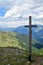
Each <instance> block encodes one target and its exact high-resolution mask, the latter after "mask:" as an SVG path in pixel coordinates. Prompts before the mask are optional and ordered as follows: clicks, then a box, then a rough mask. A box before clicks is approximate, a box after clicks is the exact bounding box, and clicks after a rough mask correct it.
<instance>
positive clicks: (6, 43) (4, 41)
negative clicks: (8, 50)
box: [0, 32, 43, 55]
mask: <svg viewBox="0 0 43 65" xmlns="http://www.w3.org/2000/svg"><path fill="white" fill-rule="evenodd" d="M37 42H38V41H37V40H32V44H35V43H37ZM28 44H29V37H28V36H26V35H23V34H22V35H21V34H17V33H15V32H0V47H18V48H20V49H26V50H28V49H29V45H28ZM32 51H33V53H35V54H40V55H43V48H41V49H37V48H35V47H32Z"/></svg>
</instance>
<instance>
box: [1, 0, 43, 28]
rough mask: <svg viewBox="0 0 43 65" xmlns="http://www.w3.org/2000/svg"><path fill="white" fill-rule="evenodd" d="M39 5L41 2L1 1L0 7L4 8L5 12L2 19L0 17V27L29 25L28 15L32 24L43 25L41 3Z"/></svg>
mask: <svg viewBox="0 0 43 65" xmlns="http://www.w3.org/2000/svg"><path fill="white" fill-rule="evenodd" d="M39 1H40V2H39ZM41 3H42V0H38V1H37V0H3V1H2V0H1V1H0V6H2V7H5V8H6V9H7V11H6V13H5V15H4V17H0V21H1V22H0V26H1V27H7V26H8V27H18V26H21V25H26V24H29V22H28V17H29V15H31V16H32V17H33V19H32V20H33V22H32V24H37V25H40V24H41V25H43V19H42V18H43V3H42V4H41ZM23 18H24V19H23ZM39 19H40V21H39ZM41 19H42V20H41ZM16 20H17V21H16Z"/></svg>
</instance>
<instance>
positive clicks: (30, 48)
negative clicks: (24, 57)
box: [24, 16, 37, 62]
mask: <svg viewBox="0 0 43 65" xmlns="http://www.w3.org/2000/svg"><path fill="white" fill-rule="evenodd" d="M31 18H32V17H31V16H29V25H25V26H24V27H27V28H28V27H29V57H28V60H29V61H30V62H31V57H32V27H37V25H32V24H31Z"/></svg>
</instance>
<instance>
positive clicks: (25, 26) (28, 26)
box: [24, 25, 37, 27]
mask: <svg viewBox="0 0 43 65" xmlns="http://www.w3.org/2000/svg"><path fill="white" fill-rule="evenodd" d="M24 27H30V25H25V26H24ZM31 27H37V25H31Z"/></svg>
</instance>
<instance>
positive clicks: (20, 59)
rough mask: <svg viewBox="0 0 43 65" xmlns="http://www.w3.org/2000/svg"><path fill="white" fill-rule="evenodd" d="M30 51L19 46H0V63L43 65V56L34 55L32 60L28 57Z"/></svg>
mask: <svg viewBox="0 0 43 65" xmlns="http://www.w3.org/2000/svg"><path fill="white" fill-rule="evenodd" d="M28 55H29V53H28V51H26V50H22V49H21V50H20V49H18V48H13V47H12V48H10V47H9V48H0V65H43V56H35V55H34V56H32V62H31V63H30V62H29V61H28V59H27V57H28Z"/></svg>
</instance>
